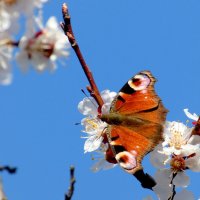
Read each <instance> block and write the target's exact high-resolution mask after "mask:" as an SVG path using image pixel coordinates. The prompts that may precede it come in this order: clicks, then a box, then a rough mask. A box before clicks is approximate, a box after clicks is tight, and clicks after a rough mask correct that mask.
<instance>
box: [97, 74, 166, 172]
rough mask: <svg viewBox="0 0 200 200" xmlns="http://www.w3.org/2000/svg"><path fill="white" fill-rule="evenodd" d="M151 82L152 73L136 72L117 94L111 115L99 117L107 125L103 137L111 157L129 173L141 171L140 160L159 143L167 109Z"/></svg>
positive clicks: (152, 80) (153, 81)
mask: <svg viewBox="0 0 200 200" xmlns="http://www.w3.org/2000/svg"><path fill="white" fill-rule="evenodd" d="M154 83H155V78H154V77H153V76H152V74H151V72H149V71H142V72H140V73H138V74H137V75H135V76H134V77H133V78H131V79H130V80H129V81H128V82H127V83H126V84H125V85H124V86H123V87H122V89H121V90H120V91H119V93H118V95H117V96H116V98H115V99H114V100H113V102H112V105H111V109H110V113H109V114H105V115H102V116H101V120H102V121H105V122H107V123H108V124H109V125H108V128H107V132H106V135H107V138H108V142H109V145H110V148H111V150H112V152H113V155H114V157H115V159H116V161H117V162H118V163H119V165H120V166H121V167H122V168H123V169H124V170H125V171H127V172H128V173H130V174H135V173H136V172H138V171H140V170H142V165H141V161H142V159H143V157H144V156H145V155H146V154H147V153H149V152H150V151H152V150H153V149H154V147H155V146H156V145H157V144H158V143H159V142H160V141H161V140H162V132H163V124H164V122H165V118H166V113H167V110H166V109H165V108H164V106H163V104H162V102H161V99H160V98H159V97H158V95H157V94H156V93H155V90H154ZM108 157H109V156H108Z"/></svg>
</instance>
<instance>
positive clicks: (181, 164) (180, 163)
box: [170, 156, 185, 172]
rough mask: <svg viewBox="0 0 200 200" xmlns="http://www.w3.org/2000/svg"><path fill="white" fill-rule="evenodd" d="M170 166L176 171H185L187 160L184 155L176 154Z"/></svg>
mask: <svg viewBox="0 0 200 200" xmlns="http://www.w3.org/2000/svg"><path fill="white" fill-rule="evenodd" d="M170 166H171V169H172V170H173V171H174V172H178V171H183V170H184V169H185V160H184V158H183V157H180V156H174V157H173V158H172V159H171V162H170Z"/></svg>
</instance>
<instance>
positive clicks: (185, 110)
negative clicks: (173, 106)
mask: <svg viewBox="0 0 200 200" xmlns="http://www.w3.org/2000/svg"><path fill="white" fill-rule="evenodd" d="M188 110H189V109H188V108H185V109H183V111H184V113H185V114H186V116H187V117H188V118H190V119H192V120H194V121H197V120H198V118H199V117H198V115H197V114H196V113H193V114H191V113H190V112H189V111H188Z"/></svg>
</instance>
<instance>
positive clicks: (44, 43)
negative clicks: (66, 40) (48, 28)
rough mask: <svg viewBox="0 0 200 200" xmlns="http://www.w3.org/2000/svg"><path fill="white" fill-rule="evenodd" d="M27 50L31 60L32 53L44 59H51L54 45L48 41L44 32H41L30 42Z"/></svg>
mask: <svg viewBox="0 0 200 200" xmlns="http://www.w3.org/2000/svg"><path fill="white" fill-rule="evenodd" d="M26 50H27V52H28V57H29V59H31V58H32V52H37V53H40V54H42V55H43V56H44V57H46V58H49V57H50V56H51V55H52V54H53V51H54V44H53V43H52V42H50V41H48V38H45V32H44V31H39V32H37V33H36V34H35V36H34V37H33V38H32V39H30V40H29V41H28V43H27V46H26Z"/></svg>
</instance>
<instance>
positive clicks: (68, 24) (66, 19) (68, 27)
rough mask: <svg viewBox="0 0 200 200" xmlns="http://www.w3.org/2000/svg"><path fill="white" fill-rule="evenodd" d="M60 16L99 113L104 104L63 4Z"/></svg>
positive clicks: (66, 8) (65, 6) (67, 11)
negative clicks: (61, 15)
mask: <svg viewBox="0 0 200 200" xmlns="http://www.w3.org/2000/svg"><path fill="white" fill-rule="evenodd" d="M62 14H63V20H64V22H61V24H60V25H61V27H62V29H63V31H64V33H65V35H66V36H67V37H68V39H69V42H70V44H71V46H72V48H73V49H74V51H75V53H76V56H77V57H78V59H79V62H80V64H81V66H82V68H83V71H84V73H85V75H86V77H87V79H88V81H89V83H90V86H88V87H87V90H88V91H89V93H90V95H91V96H92V97H94V99H95V100H96V102H97V104H98V106H99V112H101V107H102V106H103V104H104V102H103V99H102V98H101V95H100V92H99V90H98V88H97V85H96V83H95V81H94V78H93V75H92V72H91V70H90V69H89V67H88V66H87V64H86V62H85V60H84V57H83V55H82V53H81V50H80V48H79V46H78V43H77V41H76V39H75V36H74V33H73V30H72V26H71V21H70V15H69V10H68V7H67V5H66V4H65V3H64V4H63V6H62Z"/></svg>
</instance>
